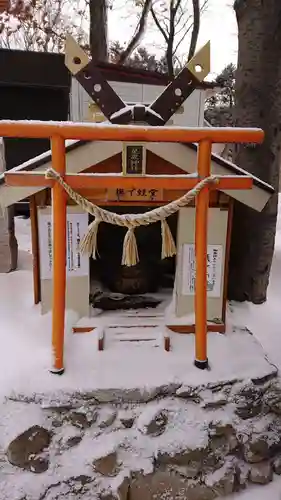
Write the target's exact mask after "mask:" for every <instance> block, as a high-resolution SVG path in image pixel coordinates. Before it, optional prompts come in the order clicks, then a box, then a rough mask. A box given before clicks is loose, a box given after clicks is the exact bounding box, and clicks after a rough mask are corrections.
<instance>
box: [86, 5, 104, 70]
mask: <svg viewBox="0 0 281 500" xmlns="http://www.w3.org/2000/svg"><path fill="white" fill-rule="evenodd" d="M89 8H90V49H91V55H92V58H93V59H94V60H95V61H107V58H108V39H107V0H90V3H89Z"/></svg>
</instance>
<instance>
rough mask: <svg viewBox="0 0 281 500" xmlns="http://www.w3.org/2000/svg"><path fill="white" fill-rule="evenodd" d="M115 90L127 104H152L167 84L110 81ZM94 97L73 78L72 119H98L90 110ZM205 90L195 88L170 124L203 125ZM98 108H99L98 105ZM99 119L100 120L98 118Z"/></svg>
mask: <svg viewBox="0 0 281 500" xmlns="http://www.w3.org/2000/svg"><path fill="white" fill-rule="evenodd" d="M108 83H109V84H110V85H111V87H112V88H113V89H114V90H115V92H116V93H117V94H118V95H119V96H120V97H121V99H123V101H124V102H126V103H127V104H136V103H143V104H147V105H148V104H151V103H152V102H153V101H154V100H155V99H156V98H157V97H158V95H160V94H161V92H162V91H163V89H164V88H165V86H161V85H143V84H138V83H125V82H108ZM91 102H92V99H91V98H90V97H89V96H88V94H87V92H86V91H85V90H84V89H83V87H82V86H81V85H80V84H79V83H78V82H77V80H76V79H75V78H72V83H71V93H70V120H72V121H96V120H95V119H93V115H92V114H91V113H90V111H89V104H90V103H91ZM204 105H205V91H204V90H202V89H200V90H199V89H197V90H195V91H194V92H193V93H192V94H191V96H190V97H189V98H188V99H187V100H186V101H185V103H184V104H183V106H182V107H181V108H180V109H179V110H178V112H177V113H176V114H175V115H173V117H172V118H171V120H170V123H169V124H170V125H175V126H185V127H203V125H204ZM96 110H98V108H97V107H96ZM98 121H99V120H98Z"/></svg>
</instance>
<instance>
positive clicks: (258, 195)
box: [0, 140, 274, 211]
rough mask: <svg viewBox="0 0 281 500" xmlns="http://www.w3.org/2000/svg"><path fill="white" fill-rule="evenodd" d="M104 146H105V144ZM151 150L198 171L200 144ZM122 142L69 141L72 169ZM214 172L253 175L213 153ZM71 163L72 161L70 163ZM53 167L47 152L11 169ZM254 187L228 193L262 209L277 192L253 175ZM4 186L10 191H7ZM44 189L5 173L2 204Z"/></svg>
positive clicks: (1, 183) (149, 145)
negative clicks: (13, 181)
mask: <svg viewBox="0 0 281 500" xmlns="http://www.w3.org/2000/svg"><path fill="white" fill-rule="evenodd" d="M103 146H104V147H103ZM146 147H147V149H148V151H151V152H152V153H153V154H156V155H157V156H159V157H160V158H163V159H164V160H166V161H168V162H169V163H171V164H173V165H176V166H177V167H178V168H180V169H182V170H183V171H186V172H187V173H193V172H195V170H196V156H197V145H196V144H178V143H171V144H170V143H161V144H160V143H147V144H146ZM121 152H122V142H110V141H108V142H106V143H105V142H100V141H98V142H94V141H93V142H88V141H76V140H69V141H66V154H67V157H68V156H69V155H70V156H69V161H70V164H71V166H70V170H69V171H73V172H74V171H75V172H83V171H84V170H86V169H88V168H89V167H90V166H91V165H95V164H98V163H99V162H101V161H104V160H106V159H108V158H111V157H113V156H115V155H116V154H119V153H120V154H121ZM211 162H212V164H211V170H212V173H214V174H217V175H233V174H234V175H235V174H236V175H251V174H249V172H247V171H246V170H243V169H242V168H240V167H238V166H237V165H235V164H233V163H231V162H229V161H227V160H225V159H224V158H222V157H220V156H218V155H216V154H214V153H213V154H212V158H211ZM67 164H68V162H67ZM49 166H51V151H47V152H45V153H43V154H41V155H39V156H37V157H35V158H33V159H31V160H29V161H27V162H25V163H23V164H21V165H19V166H18V167H15V168H13V169H11V170H10V171H11V172H16V171H18V172H19V171H20V172H22V171H33V170H36V169H38V170H40V171H44V169H45V168H49ZM252 178H253V189H252V190H250V191H244V192H242V191H239V192H236V191H231V192H227V194H228V195H229V196H231V197H233V198H234V199H237V200H238V201H241V202H242V203H245V204H246V205H248V206H251V207H252V208H254V209H256V210H258V211H261V210H262V209H263V208H264V206H265V204H266V203H267V201H268V199H269V198H270V196H271V195H272V194H273V193H274V189H273V187H272V186H270V185H269V184H267V183H266V182H264V181H262V180H261V179H259V178H258V177H255V176H252ZM3 188H4V190H5V191H6V192H3ZM39 190H40V188H34V187H33V188H14V187H10V186H6V185H5V177H4V174H2V175H0V201H1V197H2V205H3V206H8V205H10V204H13V203H16V202H18V201H20V200H22V199H24V198H26V197H28V196H31V195H32V194H34V193H35V192H37V191H39Z"/></svg>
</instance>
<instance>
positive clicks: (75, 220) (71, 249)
mask: <svg viewBox="0 0 281 500" xmlns="http://www.w3.org/2000/svg"><path fill="white" fill-rule="evenodd" d="M87 228H88V214H87V213H68V214H67V230H66V250H67V253H66V270H67V276H68V277H75V276H77V277H78V276H88V274H89V257H88V256H87V255H81V253H80V251H79V244H80V241H81V239H82V237H83V236H84V234H85V232H86V231H87ZM38 229H39V231H38V232H39V248H40V275H41V279H43V280H44V279H52V269H53V243H52V241H53V240H52V215H51V214H48V213H42V211H40V210H39V211H38Z"/></svg>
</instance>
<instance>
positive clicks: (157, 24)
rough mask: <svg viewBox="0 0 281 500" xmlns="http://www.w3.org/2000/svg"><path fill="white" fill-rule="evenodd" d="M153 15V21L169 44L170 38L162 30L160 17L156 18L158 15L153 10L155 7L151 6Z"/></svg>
mask: <svg viewBox="0 0 281 500" xmlns="http://www.w3.org/2000/svg"><path fill="white" fill-rule="evenodd" d="M150 10H151V15H152V17H153V21H154V22H155V24H156V26H157V28H158V29H159V31H160V33H162V35H163V37H164V39H165V42H166V43H168V41H169V36H168V35H167V33H166V32H165V30H164V29H163V28H162V26H161V23H160V22H159V19H158V17H157V16H156V13H155V10H154V8H153V6H151V9H150Z"/></svg>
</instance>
